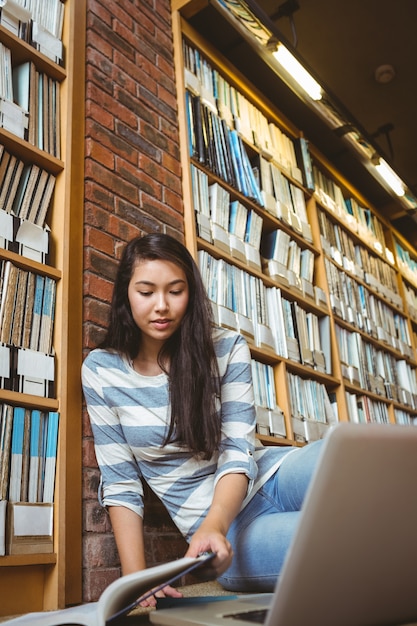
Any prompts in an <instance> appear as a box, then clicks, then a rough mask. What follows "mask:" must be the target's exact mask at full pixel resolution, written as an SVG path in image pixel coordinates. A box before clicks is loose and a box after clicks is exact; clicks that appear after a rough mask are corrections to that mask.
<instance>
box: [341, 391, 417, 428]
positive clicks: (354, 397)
mask: <svg viewBox="0 0 417 626" xmlns="http://www.w3.org/2000/svg"><path fill="white" fill-rule="evenodd" d="M345 394H346V404H347V407H348V412H349V419H350V421H351V422H355V423H358V424H369V423H377V424H389V423H390V419H389V414H388V404H387V402H384V401H382V400H374V399H373V398H370V397H369V396H366V395H362V394H356V393H352V392H349V391H346V392H345ZM394 419H395V423H396V424H402V425H407V426H409V425H414V424H416V423H417V421H416V420H417V418H416V417H415V415H413V414H412V413H410V412H409V411H404V410H403V409H399V408H398V407H394Z"/></svg>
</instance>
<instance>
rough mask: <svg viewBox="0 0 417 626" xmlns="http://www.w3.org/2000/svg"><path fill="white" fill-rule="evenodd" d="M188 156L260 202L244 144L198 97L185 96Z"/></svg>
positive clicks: (258, 191) (257, 186)
mask: <svg viewBox="0 0 417 626" xmlns="http://www.w3.org/2000/svg"><path fill="white" fill-rule="evenodd" d="M186 104H187V123H188V135H189V147H190V154H191V156H192V157H194V158H195V159H196V160H197V161H198V162H199V163H201V164H202V165H204V166H205V167H207V168H208V169H209V170H210V171H211V172H213V174H215V175H216V176H218V177H219V178H221V179H222V180H223V181H225V182H226V183H227V184H228V185H230V186H231V187H233V188H234V189H236V190H237V191H239V192H240V193H242V194H243V195H244V196H246V197H247V198H250V199H251V200H253V201H254V202H256V203H258V204H259V205H260V206H262V205H263V199H262V196H261V193H260V189H259V184H258V181H257V180H256V177H255V174H254V171H253V167H252V164H251V162H250V160H249V156H248V153H247V151H246V148H245V145H244V144H243V141H242V139H241V137H240V135H239V134H238V132H237V131H236V130H234V129H230V128H229V127H228V126H227V124H226V123H225V121H224V120H222V119H221V118H220V117H219V116H218V115H217V114H216V113H214V112H213V111H212V110H211V109H210V108H209V107H207V106H206V105H205V104H203V103H202V101H201V99H200V97H199V96H193V95H192V94H191V93H189V92H187V93H186Z"/></svg>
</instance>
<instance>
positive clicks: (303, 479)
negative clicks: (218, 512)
mask: <svg viewBox="0 0 417 626" xmlns="http://www.w3.org/2000/svg"><path fill="white" fill-rule="evenodd" d="M321 443H322V441H316V442H314V443H311V444H308V445H307V446H305V447H303V448H301V449H299V450H297V451H295V452H293V453H291V454H289V455H287V456H285V457H284V460H283V461H282V463H281V465H280V467H279V468H278V470H277V471H276V473H275V474H273V475H272V476H271V478H270V479H269V480H268V481H267V482H266V483H265V484H264V486H263V487H262V488H261V489H260V490H259V491H258V492H257V493H256V495H255V496H254V497H253V498H252V500H250V502H249V503H248V505H247V506H246V507H245V508H244V509H243V510H242V511H241V512H240V513H239V515H238V516H237V518H236V519H235V521H234V522H233V524H232V526H231V527H230V530H229V533H228V535H227V538H228V539H229V541H230V543H231V544H232V546H233V552H234V557H233V562H232V565H231V566H230V567H229V569H228V570H227V571H226V572H225V573H224V574H222V576H220V578H219V579H218V581H219V582H220V584H221V585H222V586H223V587H224V588H225V589H229V590H231V591H258V592H259V591H262V592H264V591H273V590H274V588H275V584H276V581H277V578H278V576H279V573H280V571H281V567H282V564H283V561H284V558H285V555H286V553H287V550H288V546H289V544H290V542H291V539H292V537H293V535H294V532H295V529H296V526H297V522H298V519H299V517H300V507H301V504H302V502H303V499H304V496H305V493H306V489H307V487H308V485H309V483H310V478H311V475H312V473H313V471H314V469H315V467H316V463H317V459H318V456H319V453H320V450H321Z"/></svg>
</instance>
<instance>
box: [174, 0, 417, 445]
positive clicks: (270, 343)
mask: <svg viewBox="0 0 417 626" xmlns="http://www.w3.org/2000/svg"><path fill="white" fill-rule="evenodd" d="M198 11H199V4H198V3H196V2H186V1H185V0H178V1H177V2H174V3H173V27H174V54H175V62H176V72H177V88H178V102H179V114H180V142H181V160H182V166H183V193H184V206H185V207H188V208H189V209H188V210H186V214H185V228H186V231H185V232H186V243H187V246H188V247H189V249H190V250H191V252H192V253H193V254H194V256H195V258H196V259H197V260H198V262H199V266H200V269H201V271H202V275H203V279H204V281H205V284H206V287H207V289H208V293H209V297H210V299H211V301H212V303H213V310H214V311H215V317H216V320H217V321H218V323H219V324H220V325H222V326H225V327H229V328H235V329H236V330H239V331H240V332H241V333H242V334H243V335H244V336H245V337H246V339H247V341H248V343H249V346H250V349H251V353H252V358H253V363H252V368H253V369H252V371H253V375H254V386H255V396H256V408H257V414H258V433H257V436H258V438H259V439H260V440H261V441H263V442H264V443H266V444H278V445H288V444H294V443H295V444H297V445H298V444H300V445H302V444H303V443H305V442H309V441H312V440H314V439H317V438H320V437H322V436H324V434H325V432H326V430H327V429H328V427H329V426H330V425H331V424H332V423H334V422H335V421H337V420H350V421H366V422H370V421H379V422H388V423H396V422H397V423H410V422H411V423H412V422H413V420H414V419H415V418H416V417H417V379H416V371H417V361H416V356H415V354H416V353H415V349H416V337H417V315H416V310H417V309H416V299H417V254H416V251H415V250H412V249H411V248H410V246H408V245H406V243H405V242H404V241H403V240H402V239H401V237H400V236H399V235H397V233H395V232H393V230H392V228H391V226H390V224H389V223H388V222H387V221H386V220H385V219H384V218H383V217H382V216H380V215H379V214H378V212H377V211H376V210H375V209H374V208H373V207H371V206H370V205H369V203H368V202H367V201H366V199H365V198H364V197H362V195H361V193H360V191H359V190H357V189H354V188H353V187H352V186H351V185H350V183H349V182H348V181H347V180H346V179H345V178H344V177H343V176H342V175H341V174H340V173H339V172H337V171H336V170H335V169H334V167H333V166H332V164H331V163H329V162H328V161H327V160H326V159H325V158H324V157H323V156H322V155H321V154H320V153H319V151H318V150H316V149H315V147H314V146H312V145H310V144H309V141H308V138H306V137H304V136H303V133H302V129H298V128H296V127H294V125H292V124H291V122H290V121H289V120H288V119H286V118H284V117H283V116H282V115H281V114H280V112H279V110H278V109H276V108H275V107H274V106H273V105H272V104H271V103H270V102H269V101H267V100H266V99H265V98H264V97H263V95H262V93H260V92H259V90H258V89H257V88H255V87H254V86H253V85H251V84H249V83H248V81H247V80H246V79H245V77H244V76H243V75H242V74H241V73H240V72H239V71H237V70H236V69H235V68H233V67H232V66H231V64H230V63H229V62H228V60H227V59H225V58H224V57H223V56H222V55H221V54H220V53H219V52H218V51H217V50H216V49H215V48H214V47H213V46H212V44H211V43H210V42H207V41H206V40H204V38H203V37H202V36H201V35H200V34H199V33H198V32H197V31H196V30H195V29H194V28H193V27H192V26H191V25H190V23H189V22H188V21H187V16H192V15H194V14H195V13H196V12H198ZM242 215H243V217H239V216H242ZM250 215H254V216H256V218H257V219H256V220H253V219H250V218H249V216H250ZM239 219H242V220H243V227H242V226H239ZM253 223H256V225H257V226H256V228H257V230H256V234H255V237H254V239H253V240H251V235H252V233H251V229H252V225H253Z"/></svg>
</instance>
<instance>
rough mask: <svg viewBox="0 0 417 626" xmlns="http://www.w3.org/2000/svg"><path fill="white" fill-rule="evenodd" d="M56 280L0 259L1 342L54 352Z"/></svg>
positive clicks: (48, 352) (44, 351) (47, 352)
mask: <svg viewBox="0 0 417 626" xmlns="http://www.w3.org/2000/svg"><path fill="white" fill-rule="evenodd" d="M55 300H56V281H55V280H54V279H53V278H50V277H49V276H43V275H41V274H37V273H35V272H31V271H29V270H26V269H23V268H21V267H18V266H17V265H14V264H13V263H12V262H11V261H6V260H2V261H0V342H1V343H3V344H8V345H12V346H18V347H21V348H28V349H30V350H35V351H39V352H42V353H44V354H51V353H52V345H53V330H54V317H55Z"/></svg>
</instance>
